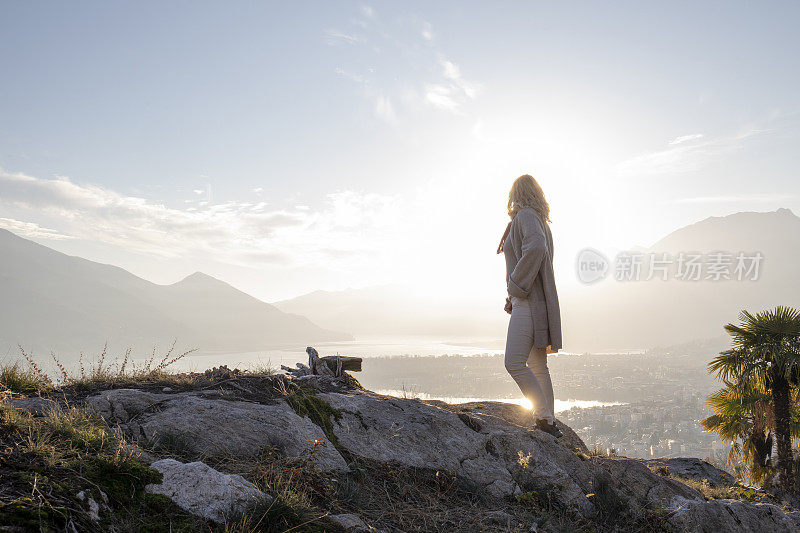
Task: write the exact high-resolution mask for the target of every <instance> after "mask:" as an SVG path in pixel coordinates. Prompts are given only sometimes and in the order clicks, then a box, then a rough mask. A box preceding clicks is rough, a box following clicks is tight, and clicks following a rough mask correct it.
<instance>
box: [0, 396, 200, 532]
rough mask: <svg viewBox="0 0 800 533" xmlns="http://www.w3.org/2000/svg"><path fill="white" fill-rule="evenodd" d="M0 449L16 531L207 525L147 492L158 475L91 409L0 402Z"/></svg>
mask: <svg viewBox="0 0 800 533" xmlns="http://www.w3.org/2000/svg"><path fill="white" fill-rule="evenodd" d="M0 448H1V449H2V455H0V479H2V480H3V483H2V485H0V523H2V524H15V525H18V526H19V527H20V528H21V529H20V530H21V531H64V530H66V531H97V530H117V531H138V530H140V528H139V526H145V527H150V528H156V529H158V528H164V527H166V528H168V527H169V524H170V522H171V523H174V524H175V528H174V529H173V530H174V531H199V530H201V529H202V528H205V524H204V523H203V521H198V519H196V518H194V517H192V516H190V515H188V514H186V513H185V512H183V511H181V510H180V509H179V508H177V507H176V506H175V505H174V504H172V503H171V502H169V501H168V500H166V501H165V499H164V498H161V497H154V496H153V495H148V494H145V493H144V486H145V485H146V484H147V483H153V482H158V481H159V480H160V478H161V475H160V474H159V473H158V472H156V471H155V470H151V469H150V468H148V467H146V466H145V465H143V464H142V463H140V462H139V461H138V460H137V458H136V456H135V455H134V454H133V453H132V451H131V448H130V447H128V446H126V443H125V441H124V440H122V439H121V438H120V437H119V436H117V435H116V434H115V433H114V432H112V431H111V430H110V429H109V428H108V427H107V426H106V425H105V423H104V422H103V421H102V420H101V419H99V418H97V417H96V416H94V415H93V414H91V413H90V412H88V411H85V410H82V409H77V408H74V407H69V408H67V407H64V408H59V409H52V410H50V411H47V412H46V413H44V415H43V416H32V415H31V414H28V413H26V412H23V411H20V410H18V409H16V408H14V407H13V406H12V405H11V404H10V403H9V402H7V401H0ZM79 492H83V494H84V495H85V498H84V499H83V500H82V499H80V498H79V497H78V496H77V494H78V493H79ZM87 497H90V498H92V499H93V500H95V501H96V502H98V503H100V505H101V510H100V516H101V522H99V523H98V522H95V521H93V520H92V518H91V516H90V513H89V505H88V499H87ZM165 516H166V517H167V518H168V521H166V522H165V521H164V520H163V518H164V517H165ZM206 529H207V528H206ZM162 530H163V529H162Z"/></svg>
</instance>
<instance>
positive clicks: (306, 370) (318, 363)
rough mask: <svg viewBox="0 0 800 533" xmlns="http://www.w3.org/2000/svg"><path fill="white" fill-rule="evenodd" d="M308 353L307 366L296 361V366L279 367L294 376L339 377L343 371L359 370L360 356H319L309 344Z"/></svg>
mask: <svg viewBox="0 0 800 533" xmlns="http://www.w3.org/2000/svg"><path fill="white" fill-rule="evenodd" d="M306 353H307V354H308V366H306V365H304V364H303V363H297V368H290V367H288V366H284V365H281V369H282V370H284V371H286V372H287V373H289V374H291V375H292V376H295V377H300V376H329V377H340V376H342V375H343V373H344V371H346V370H349V371H351V372H361V358H360V357H348V356H341V355H329V356H326V357H320V356H319V354H318V353H317V350H315V349H314V348H312V347H311V346H309V347H308V348H306Z"/></svg>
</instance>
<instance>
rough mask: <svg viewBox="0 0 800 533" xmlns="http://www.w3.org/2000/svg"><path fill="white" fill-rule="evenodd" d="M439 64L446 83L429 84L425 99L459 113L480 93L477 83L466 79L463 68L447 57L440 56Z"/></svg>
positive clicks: (438, 106) (441, 107) (436, 105)
mask: <svg viewBox="0 0 800 533" xmlns="http://www.w3.org/2000/svg"><path fill="white" fill-rule="evenodd" d="M439 66H440V67H441V69H442V76H444V78H445V80H446V81H445V83H438V84H429V85H427V86H426V88H425V100H426V101H427V102H428V103H429V104H431V105H433V106H434V107H437V108H439V109H444V110H446V111H450V112H453V113H459V108H460V107H461V106H462V105H464V104H465V103H466V102H467V101H469V100H473V99H474V98H475V97H476V96H477V94H478V86H477V84H474V83H471V82H468V81H466V80H465V79H464V78H463V77H462V75H461V69H460V68H459V67H458V65H456V64H455V63H453V62H452V61H450V60H448V59H446V58H443V57H441V58H439Z"/></svg>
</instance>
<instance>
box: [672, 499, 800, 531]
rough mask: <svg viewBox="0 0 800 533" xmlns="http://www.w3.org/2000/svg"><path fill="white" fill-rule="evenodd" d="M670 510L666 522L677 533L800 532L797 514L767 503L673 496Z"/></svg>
mask: <svg viewBox="0 0 800 533" xmlns="http://www.w3.org/2000/svg"><path fill="white" fill-rule="evenodd" d="M672 509H673V511H672V513H671V514H670V516H669V518H668V521H669V523H670V524H672V525H673V526H675V527H676V528H677V529H678V530H679V531H686V532H689V533H717V532H719V531H743V532H744V531H746V532H753V533H756V532H760V531H769V532H770V533H793V532H796V531H800V516H798V513H784V512H783V511H782V510H781V509H780V508H779V507H777V506H775V505H771V504H767V503H750V502H743V501H738V500H710V501H703V500H686V499H684V498H681V497H680V496H676V497H675V499H674V500H673V501H672Z"/></svg>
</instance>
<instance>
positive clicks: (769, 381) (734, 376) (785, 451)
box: [708, 306, 800, 491]
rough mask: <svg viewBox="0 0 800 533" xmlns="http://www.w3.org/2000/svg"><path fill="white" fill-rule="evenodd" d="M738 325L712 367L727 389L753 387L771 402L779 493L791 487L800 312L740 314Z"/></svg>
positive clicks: (729, 327)
mask: <svg viewBox="0 0 800 533" xmlns="http://www.w3.org/2000/svg"><path fill="white" fill-rule="evenodd" d="M739 320H740V324H739V325H738V326H737V325H734V324H727V325H726V326H725V330H726V331H727V332H728V334H729V335H730V336H731V342H732V347H731V349H729V350H726V351H724V352H721V353H720V354H719V355H718V356H717V357H716V358H715V359H714V360H713V361H711V363H709V365H708V366H709V372H716V373H717V377H718V378H719V379H721V380H722V381H723V382H724V383H725V385H726V386H728V387H729V388H738V389H740V390H739V393H741V394H744V390H741V389H743V388H745V387H755V388H756V390H759V391H761V392H763V393H765V394H769V395H770V397H771V400H772V409H773V417H774V428H775V437H776V440H777V448H778V450H777V451H778V464H777V472H778V476H779V480H780V487H781V488H782V489H783V490H785V491H789V490H791V486H792V438H791V425H792V424H791V423H792V394H791V393H792V386H793V385H797V384H798V382H799V381H800V379H798V378H800V312H798V311H797V310H796V309H793V308H791V307H783V306H778V307H776V308H775V309H771V310H768V311H763V312H761V313H758V314H756V315H755V316H753V315H752V314H750V313H749V312H747V311H742V312H741V313H740V314H739Z"/></svg>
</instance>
